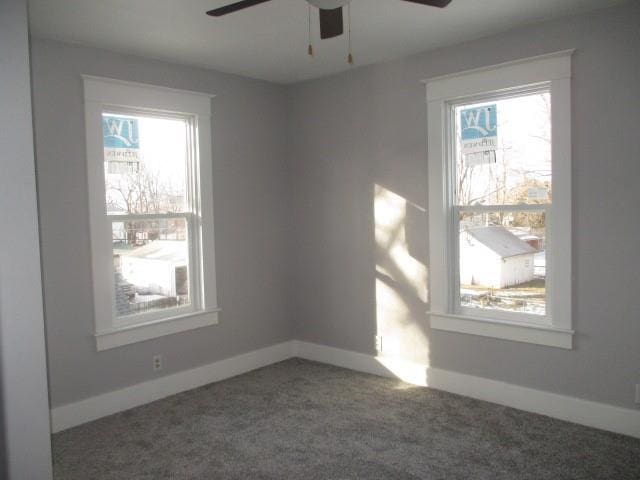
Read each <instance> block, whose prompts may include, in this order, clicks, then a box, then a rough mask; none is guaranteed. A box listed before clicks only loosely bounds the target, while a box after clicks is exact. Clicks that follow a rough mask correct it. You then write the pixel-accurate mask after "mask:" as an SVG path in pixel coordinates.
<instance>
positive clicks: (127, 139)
mask: <svg viewBox="0 0 640 480" xmlns="http://www.w3.org/2000/svg"><path fill="white" fill-rule="evenodd" d="M102 137H103V139H104V148H105V149H112V148H113V149H119V148H124V149H133V150H137V149H138V148H140V135H139V133H138V120H137V119H136V118H128V117H115V116H111V115H103V116H102Z"/></svg>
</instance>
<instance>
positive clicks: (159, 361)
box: [153, 355, 162, 372]
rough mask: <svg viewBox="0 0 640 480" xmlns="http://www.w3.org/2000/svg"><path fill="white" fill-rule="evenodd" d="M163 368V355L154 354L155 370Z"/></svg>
mask: <svg viewBox="0 0 640 480" xmlns="http://www.w3.org/2000/svg"><path fill="white" fill-rule="evenodd" d="M159 370H162V355H154V356H153V371H154V372H157V371H159Z"/></svg>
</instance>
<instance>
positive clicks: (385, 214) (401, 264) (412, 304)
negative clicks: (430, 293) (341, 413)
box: [373, 185, 428, 385]
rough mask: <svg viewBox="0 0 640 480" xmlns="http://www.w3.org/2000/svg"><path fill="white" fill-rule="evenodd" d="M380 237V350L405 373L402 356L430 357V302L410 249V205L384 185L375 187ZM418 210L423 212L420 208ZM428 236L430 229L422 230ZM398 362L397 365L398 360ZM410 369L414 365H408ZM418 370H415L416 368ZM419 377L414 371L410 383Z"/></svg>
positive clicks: (423, 274)
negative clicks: (427, 318) (427, 319)
mask: <svg viewBox="0 0 640 480" xmlns="http://www.w3.org/2000/svg"><path fill="white" fill-rule="evenodd" d="M373 203H374V220H375V241H376V283H375V289H376V290H375V291H376V321H377V338H376V349H377V351H378V354H379V355H380V356H381V357H380V358H381V363H382V359H384V361H385V362H390V363H389V365H386V364H385V366H387V367H388V368H389V369H390V370H392V369H391V368H390V367H392V366H393V367H394V369H395V370H392V371H393V372H394V374H396V370H397V371H398V372H399V373H401V372H403V371H404V372H405V373H403V374H402V376H401V375H399V374H397V375H396V376H398V378H402V379H404V378H403V376H406V375H407V373H406V371H407V368H406V365H405V363H406V362H402V361H401V360H399V358H400V357H402V358H404V359H412V360H417V361H420V362H426V361H427V360H428V339H427V338H426V336H425V334H424V317H425V310H426V307H425V305H426V301H427V269H426V266H425V265H424V264H423V263H422V262H420V261H419V260H417V259H416V258H415V257H414V256H413V255H412V253H411V249H410V245H409V242H408V236H407V215H408V209H409V208H410V207H411V204H409V203H408V202H407V200H406V199H404V198H403V197H401V196H400V195H398V194H396V193H394V192H392V191H390V190H388V189H386V188H384V187H382V186H380V185H376V186H375V191H374V199H373ZM413 210H414V211H417V212H420V210H417V209H416V208H413ZM424 234H425V235H426V232H424ZM398 362H399V363H398ZM409 370H410V369H409ZM414 370H415V369H414ZM420 375H423V374H419V373H416V372H415V371H414V373H411V374H410V375H409V376H410V377H411V380H408V379H407V381H410V383H414V384H418V385H420V384H421V382H419V381H416V378H420Z"/></svg>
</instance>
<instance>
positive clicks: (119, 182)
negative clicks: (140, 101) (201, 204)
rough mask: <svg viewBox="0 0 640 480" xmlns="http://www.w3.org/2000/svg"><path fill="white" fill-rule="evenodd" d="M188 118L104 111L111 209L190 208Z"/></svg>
mask: <svg viewBox="0 0 640 480" xmlns="http://www.w3.org/2000/svg"><path fill="white" fill-rule="evenodd" d="M187 131H188V130H187V121H186V120H185V119H174V118H160V117H153V116H142V115H127V114H114V113H103V114H102V136H103V143H104V171H105V191H106V204H107V213H108V214H125V213H136V214H138V213H168V212H169V213H173V212H183V211H185V209H186V202H185V199H186V196H185V192H186V184H185V179H186V178H187V176H186V171H187V164H188V162H187V160H188V150H187Z"/></svg>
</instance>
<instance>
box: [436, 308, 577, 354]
mask: <svg viewBox="0 0 640 480" xmlns="http://www.w3.org/2000/svg"><path fill="white" fill-rule="evenodd" d="M429 315H430V317H431V328H433V329H434V330H444V331H447V332H458V333H467V334H471V335H479V336H482V337H491V338H500V339H503V340H513V341H516V342H525V343H534V344H537V345H545V346H547V347H556V348H566V349H568V350H571V348H572V341H573V333H574V332H573V330H567V329H564V328H558V327H553V326H550V325H534V324H531V323H521V322H510V321H505V320H494V319H488V318H477V317H467V316H462V315H453V314H448V313H433V312H429Z"/></svg>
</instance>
